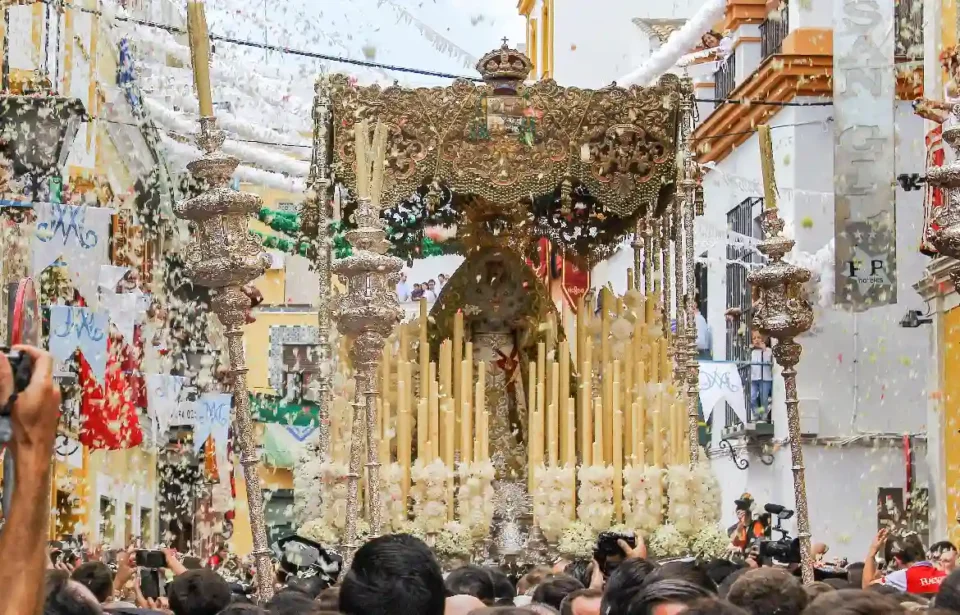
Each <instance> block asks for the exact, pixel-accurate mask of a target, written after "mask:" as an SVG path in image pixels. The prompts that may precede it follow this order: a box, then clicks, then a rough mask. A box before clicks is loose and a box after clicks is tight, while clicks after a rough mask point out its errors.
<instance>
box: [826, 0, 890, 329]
mask: <svg viewBox="0 0 960 615" xmlns="http://www.w3.org/2000/svg"><path fill="white" fill-rule="evenodd" d="M894 5H895V3H894V2H876V1H875V0H839V1H838V2H836V3H835V5H834V6H835V11H836V14H835V19H834V27H833V114H834V122H835V127H834V180H833V181H834V192H835V194H836V204H835V209H834V221H835V227H834V228H835V230H834V232H835V234H836V256H835V261H834V266H835V269H836V303H837V304H838V305H841V306H846V307H849V308H851V309H853V310H857V311H863V310H869V309H871V308H873V307H877V306H881V305H887V304H893V303H896V302H897V231H896V220H897V216H896V204H895V200H894V195H895V192H894V185H895V183H894V176H895V173H896V172H895V168H894V164H895V150H894V105H895V104H896V77H895V75H894V70H893V52H894V27H893V25H894Z"/></svg>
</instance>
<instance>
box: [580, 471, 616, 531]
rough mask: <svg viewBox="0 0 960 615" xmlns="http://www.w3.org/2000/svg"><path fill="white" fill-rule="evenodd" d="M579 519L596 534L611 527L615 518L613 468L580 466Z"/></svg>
mask: <svg viewBox="0 0 960 615" xmlns="http://www.w3.org/2000/svg"><path fill="white" fill-rule="evenodd" d="M578 494H579V498H578V499H579V501H580V504H579V505H578V506H577V519H579V520H580V521H582V522H583V523H585V524H586V525H587V527H589V528H590V529H591V530H593V531H594V533H595V534H594V536H595V535H596V533H599V532H602V531H604V530H606V529H607V528H608V527H610V523H611V520H612V518H613V466H599V465H590V466H580V490H579V492H578Z"/></svg>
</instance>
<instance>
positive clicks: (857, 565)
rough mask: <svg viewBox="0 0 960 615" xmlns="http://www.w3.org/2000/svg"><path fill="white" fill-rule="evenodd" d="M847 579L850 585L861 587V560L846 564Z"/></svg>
mask: <svg viewBox="0 0 960 615" xmlns="http://www.w3.org/2000/svg"><path fill="white" fill-rule="evenodd" d="M847 581H849V582H850V587H852V588H860V587H863V562H853V563H852V564H848V565H847Z"/></svg>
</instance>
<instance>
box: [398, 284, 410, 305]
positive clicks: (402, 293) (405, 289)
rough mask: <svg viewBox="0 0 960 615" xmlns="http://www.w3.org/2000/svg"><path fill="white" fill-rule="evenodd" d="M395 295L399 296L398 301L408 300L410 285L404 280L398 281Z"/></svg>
mask: <svg viewBox="0 0 960 615" xmlns="http://www.w3.org/2000/svg"><path fill="white" fill-rule="evenodd" d="M397 297H399V298H400V301H409V300H410V285H409V284H407V283H406V282H400V283H398V284H397Z"/></svg>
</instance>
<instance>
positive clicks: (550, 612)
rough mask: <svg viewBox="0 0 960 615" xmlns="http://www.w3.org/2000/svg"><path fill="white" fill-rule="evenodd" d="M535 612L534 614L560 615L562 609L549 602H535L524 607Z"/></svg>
mask: <svg viewBox="0 0 960 615" xmlns="http://www.w3.org/2000/svg"><path fill="white" fill-rule="evenodd" d="M523 608H525V609H527V610H528V611H530V612H531V613H533V615H560V611H558V610H557V609H555V608H553V607H552V606H550V605H549V604H540V603H537V602H534V603H532V604H528V605H527V606H525V607H523Z"/></svg>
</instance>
